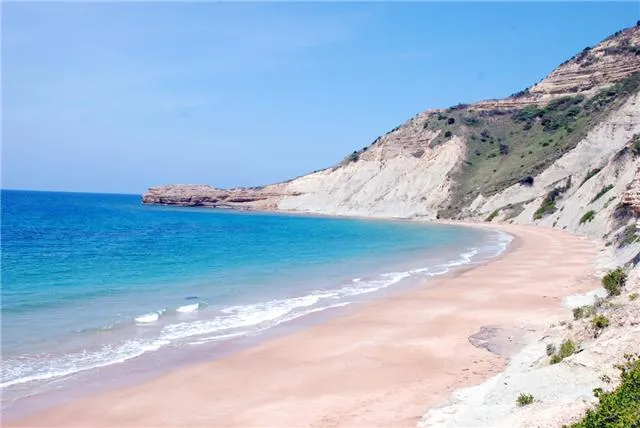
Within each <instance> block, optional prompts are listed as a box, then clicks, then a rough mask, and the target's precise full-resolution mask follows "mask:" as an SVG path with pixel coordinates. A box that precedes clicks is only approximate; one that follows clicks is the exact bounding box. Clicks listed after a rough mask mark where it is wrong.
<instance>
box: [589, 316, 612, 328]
mask: <svg viewBox="0 0 640 428" xmlns="http://www.w3.org/2000/svg"><path fill="white" fill-rule="evenodd" d="M591 325H593V326H594V327H595V328H597V329H603V328H606V327H608V326H609V318H607V317H605V316H604V315H602V314H598V315H596V316H595V317H593V319H592V320H591Z"/></svg>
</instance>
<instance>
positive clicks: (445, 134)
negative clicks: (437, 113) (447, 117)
mask: <svg viewBox="0 0 640 428" xmlns="http://www.w3.org/2000/svg"><path fill="white" fill-rule="evenodd" d="M452 135H453V134H452V133H451V131H447V132H445V133H444V138H449V137H451V136H452Z"/></svg>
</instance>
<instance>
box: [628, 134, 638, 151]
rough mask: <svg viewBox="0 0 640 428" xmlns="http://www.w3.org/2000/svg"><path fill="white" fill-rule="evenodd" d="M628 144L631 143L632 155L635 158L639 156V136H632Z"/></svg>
mask: <svg viewBox="0 0 640 428" xmlns="http://www.w3.org/2000/svg"><path fill="white" fill-rule="evenodd" d="M629 142H630V143H631V150H632V151H633V154H634V155H636V156H638V155H640V134H633V137H631V140H630V141H629Z"/></svg>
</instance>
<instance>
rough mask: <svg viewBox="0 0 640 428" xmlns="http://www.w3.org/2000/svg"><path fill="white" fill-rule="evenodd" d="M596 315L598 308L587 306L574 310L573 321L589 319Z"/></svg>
mask: <svg viewBox="0 0 640 428" xmlns="http://www.w3.org/2000/svg"><path fill="white" fill-rule="evenodd" d="M595 313H596V308H595V307H594V306H593V305H585V306H580V307H578V308H573V319H574V320H576V321H577V320H579V319H582V318H589V317H591V316H593V315H595Z"/></svg>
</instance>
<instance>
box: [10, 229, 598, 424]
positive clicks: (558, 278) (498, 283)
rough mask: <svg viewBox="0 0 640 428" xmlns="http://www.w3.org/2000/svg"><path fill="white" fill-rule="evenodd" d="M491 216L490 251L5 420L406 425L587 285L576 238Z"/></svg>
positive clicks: (501, 361) (587, 252)
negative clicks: (206, 355)
mask: <svg viewBox="0 0 640 428" xmlns="http://www.w3.org/2000/svg"><path fill="white" fill-rule="evenodd" d="M497 227H498V228H501V229H503V230H505V231H507V232H509V233H511V234H513V235H514V236H515V237H516V238H515V239H514V241H513V243H512V244H511V246H510V248H509V250H508V251H507V252H505V253H504V254H503V255H502V256H500V257H499V258H496V259H494V260H492V261H490V262H487V263H485V264H482V265H479V266H475V267H472V268H469V269H463V270H459V271H457V272H455V273H453V274H450V275H447V276H444V277H441V278H437V279H433V280H431V281H429V283H428V284H426V285H425V286H424V287H420V288H417V289H414V290H411V291H407V292H403V293H398V294H396V295H393V296H391V297H389V298H386V299H384V300H380V301H375V302H372V303H367V304H362V305H360V306H358V307H357V308H354V309H353V310H352V311H349V312H348V313H347V314H346V315H345V316H341V317H338V318H335V319H332V320H330V321H328V322H326V323H323V324H320V325H316V326H311V327H308V328H306V329H303V330H302V331H299V332H295V333H291V334H289V335H285V336H282V337H278V338H274V339H271V340H268V341H265V342H263V343H261V344H259V345H257V346H255V347H252V348H250V349H246V350H244V351H240V352H237V353H234V354H232V355H230V356H228V357H225V358H222V359H220V360H217V361H213V362H208V363H202V364H194V365H191V366H188V367H185V368H181V369H176V370H174V371H172V372H169V373H167V374H165V375H162V376H160V377H158V378H156V379H154V380H151V381H149V382H145V383H143V384H138V385H133V386H130V387H126V388H122V389H117V390H113V391H108V392H105V393H102V394H98V395H96V396H91V397H87V398H83V399H79V400H76V401H73V402H71V403H69V404H66V405H63V406H61V407H57V408H54V409H51V410H48V411H46V412H44V413H41V414H37V415H35V416H33V417H29V418H27V419H23V420H19V421H13V422H12V424H13V425H12V426H82V427H87V426H131V427H133V426H137V427H139V426H154V427H157V426H224V427H247V426H290V427H294V426H295V427H303V426H312V427H333V426H359V427H364V426H367V427H369V426H381V427H382V426H383V427H390V426H415V425H416V423H417V422H418V420H419V419H420V417H421V416H422V415H423V414H424V412H425V411H426V410H427V409H428V408H430V407H433V406H437V405H439V404H441V403H442V402H443V401H445V400H446V399H447V397H449V395H450V394H451V392H452V391H453V390H456V389H458V388H462V387H466V386H470V385H474V384H477V383H479V382H481V381H482V380H484V379H486V378H488V377H490V376H492V375H494V374H496V373H498V372H500V371H501V370H502V369H503V368H504V367H505V364H506V362H507V359H508V357H509V356H510V355H512V354H513V353H515V352H516V351H517V350H518V349H520V348H521V347H522V346H523V345H524V336H525V335H526V334H527V333H530V332H535V331H540V330H541V329H543V328H544V327H545V326H548V325H549V324H550V323H552V322H554V321H556V320H558V319H559V318H560V317H562V316H563V315H566V309H563V308H562V307H561V300H562V298H563V297H565V296H567V295H570V294H573V293H579V292H585V291H588V290H591V289H594V288H596V287H597V285H598V284H597V280H596V279H595V277H594V275H593V273H594V269H595V268H594V265H595V263H594V261H595V259H596V255H597V253H596V249H595V245H594V244H593V242H591V241H589V240H588V239H586V238H583V237H578V236H574V235H570V234H566V233H563V232H560V231H557V230H550V229H543V228H539V227H530V226H497Z"/></svg>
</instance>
